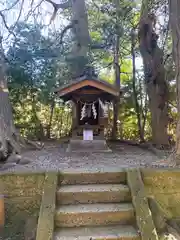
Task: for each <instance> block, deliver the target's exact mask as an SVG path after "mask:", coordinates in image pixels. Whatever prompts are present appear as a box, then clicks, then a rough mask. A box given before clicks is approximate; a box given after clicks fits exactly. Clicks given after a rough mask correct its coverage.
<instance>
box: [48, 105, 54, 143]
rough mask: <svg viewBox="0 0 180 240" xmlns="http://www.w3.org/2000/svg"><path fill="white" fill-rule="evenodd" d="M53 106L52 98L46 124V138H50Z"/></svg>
mask: <svg viewBox="0 0 180 240" xmlns="http://www.w3.org/2000/svg"><path fill="white" fill-rule="evenodd" d="M54 107H55V102H54V100H53V102H52V104H51V108H50V118H49V124H48V127H47V138H48V139H50V138H51V126H52V119H53V113H54Z"/></svg>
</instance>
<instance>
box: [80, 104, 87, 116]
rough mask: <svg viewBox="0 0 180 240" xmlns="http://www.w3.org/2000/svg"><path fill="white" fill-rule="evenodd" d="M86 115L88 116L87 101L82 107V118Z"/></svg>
mask: <svg viewBox="0 0 180 240" xmlns="http://www.w3.org/2000/svg"><path fill="white" fill-rule="evenodd" d="M85 117H86V103H85V104H84V106H83V107H82V109H81V119H80V120H83V118H85Z"/></svg>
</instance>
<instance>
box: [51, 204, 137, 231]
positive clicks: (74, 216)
mask: <svg viewBox="0 0 180 240" xmlns="http://www.w3.org/2000/svg"><path fill="white" fill-rule="evenodd" d="M134 220H135V216H134V209H133V206H132V204H129V203H119V204H118V203H101V204H78V205H63V206H60V207H59V208H58V209H57V210H56V213H55V224H56V226H58V227H78V226H96V225H110V224H127V223H133V222H134Z"/></svg>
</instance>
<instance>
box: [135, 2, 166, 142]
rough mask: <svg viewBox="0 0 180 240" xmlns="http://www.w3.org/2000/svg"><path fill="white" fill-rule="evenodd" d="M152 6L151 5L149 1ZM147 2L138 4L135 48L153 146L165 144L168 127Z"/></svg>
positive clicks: (160, 53)
mask: <svg viewBox="0 0 180 240" xmlns="http://www.w3.org/2000/svg"><path fill="white" fill-rule="evenodd" d="M151 4H152V2H151ZM149 5H150V1H148V0H144V1H143V4H142V11H141V18H140V23H139V47H140V52H141V56H142V58H143V64H144V73H145V86H146V89H147V94H148V98H149V108H150V112H151V127H152V141H153V143H154V144H156V146H161V145H169V140H168V134H167V125H168V85H167V82H166V79H165V68H164V61H163V51H162V50H161V49H160V48H159V46H158V44H157V40H158V35H157V34H156V33H155V29H154V25H155V15H154V14H152V13H151V12H150V11H151V8H152V6H149Z"/></svg>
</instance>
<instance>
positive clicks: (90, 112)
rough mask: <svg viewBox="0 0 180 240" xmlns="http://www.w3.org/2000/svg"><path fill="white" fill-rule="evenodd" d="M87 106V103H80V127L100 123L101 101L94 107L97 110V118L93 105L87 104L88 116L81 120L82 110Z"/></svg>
mask: <svg viewBox="0 0 180 240" xmlns="http://www.w3.org/2000/svg"><path fill="white" fill-rule="evenodd" d="M84 105H85V103H82V102H79V103H78V119H79V125H80V126H82V125H86V124H87V125H92V126H94V125H98V123H99V121H98V119H99V101H96V102H95V103H94V107H95V110H96V113H97V115H96V117H94V114H93V109H92V106H93V103H86V115H85V116H84V117H83V119H82V118H81V111H82V108H83V106H84Z"/></svg>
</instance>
